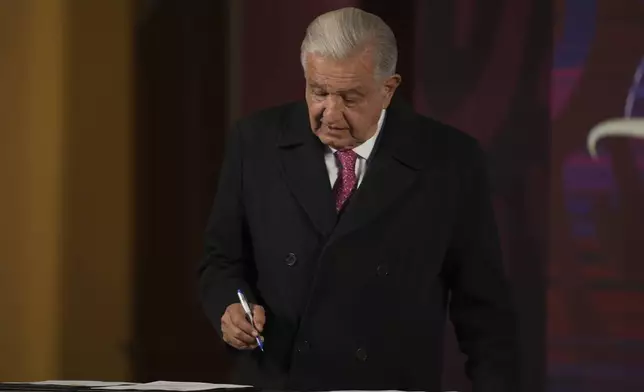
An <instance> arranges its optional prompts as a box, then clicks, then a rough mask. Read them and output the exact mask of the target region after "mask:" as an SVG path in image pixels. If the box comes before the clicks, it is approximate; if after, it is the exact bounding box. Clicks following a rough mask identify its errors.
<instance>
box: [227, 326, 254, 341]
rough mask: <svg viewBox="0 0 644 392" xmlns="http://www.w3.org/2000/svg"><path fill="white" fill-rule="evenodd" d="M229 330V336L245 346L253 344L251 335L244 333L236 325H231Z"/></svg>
mask: <svg viewBox="0 0 644 392" xmlns="http://www.w3.org/2000/svg"><path fill="white" fill-rule="evenodd" d="M229 329H230V332H231V333H230V335H231V336H233V337H235V338H237V339H239V340H241V341H242V342H244V343H245V344H253V343H254V342H255V337H253V336H252V335H249V334H248V333H246V332H245V331H243V330H242V329H240V328H239V327H237V326H236V325H231V326H230V328H229Z"/></svg>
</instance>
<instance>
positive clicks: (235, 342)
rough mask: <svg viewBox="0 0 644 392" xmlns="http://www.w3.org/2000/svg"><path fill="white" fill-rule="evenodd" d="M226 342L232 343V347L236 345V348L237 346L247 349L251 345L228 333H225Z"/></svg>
mask: <svg viewBox="0 0 644 392" xmlns="http://www.w3.org/2000/svg"><path fill="white" fill-rule="evenodd" d="M224 342H226V343H228V344H229V345H231V346H232V347H234V348H236V349H238V350H245V349H248V348H250V346H249V345H248V344H246V343H244V342H242V341H241V340H239V339H237V338H236V337H234V336H230V335H228V334H225V335H224Z"/></svg>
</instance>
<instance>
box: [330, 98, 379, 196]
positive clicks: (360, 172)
mask: <svg viewBox="0 0 644 392" xmlns="http://www.w3.org/2000/svg"><path fill="white" fill-rule="evenodd" d="M384 121H385V109H382V112H381V113H380V119H379V120H378V126H377V128H376V133H374V134H373V136H371V137H370V138H369V139H367V140H366V141H365V142H364V143H362V144H361V145H359V146H358V147H356V148H353V149H352V150H353V151H354V152H355V153H356V154H357V155H358V159H357V162H356V178H357V180H358V184H357V187H359V186H360V184H361V183H362V179H363V178H364V175H365V173H366V172H367V161H368V159H369V156H370V155H371V152H372V151H373V147H374V145H375V144H376V139H377V138H378V134H379V133H380V130H381V128H382V124H383V123H384ZM336 151H337V150H336V149H334V148H333V147H329V146H327V148H326V151H325V153H324V163H325V164H326V170H327V172H328V173H329V181H330V182H331V187H333V184H335V181H336V180H337V179H338V173H339V171H340V163H339V162H338V160H337V158H336V157H335V155H333V154H334V153H335V152H336Z"/></svg>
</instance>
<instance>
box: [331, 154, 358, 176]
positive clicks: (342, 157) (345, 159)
mask: <svg viewBox="0 0 644 392" xmlns="http://www.w3.org/2000/svg"><path fill="white" fill-rule="evenodd" d="M335 156H336V157H337V158H338V160H339V161H340V164H341V165H342V168H343V169H345V170H351V171H353V170H354V169H355V167H356V160H357V159H358V154H356V152H355V151H353V150H341V151H340V150H338V151H336V152H335Z"/></svg>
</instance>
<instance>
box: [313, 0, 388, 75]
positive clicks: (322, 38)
mask: <svg viewBox="0 0 644 392" xmlns="http://www.w3.org/2000/svg"><path fill="white" fill-rule="evenodd" d="M369 47H370V48H372V49H373V53H374V62H375V64H374V66H375V73H376V77H378V78H386V77H389V76H391V75H393V74H394V73H395V72H396V62H397V61H398V48H397V46H396V37H395V36H394V33H393V32H392V31H391V29H390V28H389V26H387V24H386V23H385V22H383V20H382V19H380V17H378V16H376V15H374V14H370V13H368V12H366V11H363V10H361V9H358V8H354V7H347V8H341V9H338V10H335V11H331V12H327V13H325V14H322V15H320V16H318V17H317V18H315V20H313V22H311V24H310V25H309V27H308V28H307V29H306V35H305V37H304V40H303V41H302V46H301V61H302V67H303V68H304V70H305V71H306V58H307V56H308V54H313V53H314V54H317V55H320V56H322V57H328V58H332V59H335V60H343V59H346V58H348V57H351V56H353V55H356V54H358V53H359V52H360V51H362V50H365V49H366V48H369Z"/></svg>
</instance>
